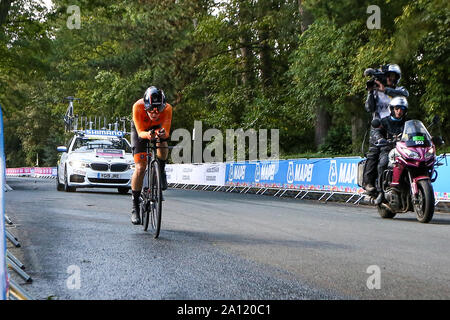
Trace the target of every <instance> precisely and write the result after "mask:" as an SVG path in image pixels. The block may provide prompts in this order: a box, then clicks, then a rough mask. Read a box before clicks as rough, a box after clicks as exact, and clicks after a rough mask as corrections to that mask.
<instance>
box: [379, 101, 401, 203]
mask: <svg viewBox="0 0 450 320" xmlns="http://www.w3.org/2000/svg"><path fill="white" fill-rule="evenodd" d="M389 111H390V114H389V116H387V117H384V118H382V119H381V120H380V121H379V122H378V123H377V121H373V122H374V127H375V128H374V139H375V140H376V142H375V145H376V146H377V147H378V148H380V156H379V161H378V167H377V172H378V183H377V192H378V196H377V198H376V200H375V204H380V203H381V202H382V200H383V193H382V187H381V176H382V174H383V172H384V170H385V169H386V168H387V165H388V160H389V159H388V158H389V152H390V151H391V149H392V148H393V147H394V144H393V143H392V142H391V143H390V142H388V140H391V141H392V140H393V139H394V138H395V137H397V136H399V135H401V134H402V132H403V128H404V126H405V121H406V114H407V113H408V100H407V99H406V98H405V97H395V98H393V99H392V100H391V102H390V103H389ZM377 124H379V125H378V126H377ZM394 172H395V171H394ZM398 178H399V177H397V179H396V180H395V179H394V180H393V182H392V185H391V186H392V187H395V185H398Z"/></svg>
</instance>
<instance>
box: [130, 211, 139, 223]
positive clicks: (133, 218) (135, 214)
mask: <svg viewBox="0 0 450 320" xmlns="http://www.w3.org/2000/svg"><path fill="white" fill-rule="evenodd" d="M139 211H140V210H139V207H133V210H131V223H132V224H141V216H140V212H139Z"/></svg>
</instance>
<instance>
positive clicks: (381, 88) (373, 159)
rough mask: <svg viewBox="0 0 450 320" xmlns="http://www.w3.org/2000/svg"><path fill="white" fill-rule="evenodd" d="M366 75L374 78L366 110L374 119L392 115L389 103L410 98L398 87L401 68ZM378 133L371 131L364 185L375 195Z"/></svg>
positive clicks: (367, 71)
mask: <svg viewBox="0 0 450 320" xmlns="http://www.w3.org/2000/svg"><path fill="white" fill-rule="evenodd" d="M364 75H371V76H373V78H372V79H371V80H369V81H368V82H367V87H366V89H367V90H368V95H367V100H366V104H365V108H366V111H367V112H371V113H372V115H373V116H372V120H373V119H382V118H385V117H387V116H390V115H391V111H390V109H389V103H390V101H391V99H392V98H394V97H397V96H403V97H408V96H409V93H408V90H406V89H405V88H403V87H399V86H397V84H398V83H399V81H400V78H401V71H400V67H399V66H398V65H396V64H388V65H385V66H382V67H381V69H380V70H374V69H367V70H366V71H365V72H364ZM376 142H377V139H376V131H375V129H374V128H371V129H370V139H369V151H368V152H367V162H366V165H365V168H364V177H363V185H364V189H365V190H366V192H367V193H369V194H371V193H373V192H374V191H375V190H376V188H375V180H376V178H377V164H378V159H379V157H380V152H381V150H380V147H379V146H377V144H376Z"/></svg>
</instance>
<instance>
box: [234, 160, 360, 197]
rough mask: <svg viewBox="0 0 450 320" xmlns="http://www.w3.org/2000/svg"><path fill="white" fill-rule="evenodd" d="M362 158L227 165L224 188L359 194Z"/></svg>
mask: <svg viewBox="0 0 450 320" xmlns="http://www.w3.org/2000/svg"><path fill="white" fill-rule="evenodd" d="M359 161H361V158H359V157H357V158H335V159H293V160H279V161H276V160H274V161H255V162H245V163H244V162H241V163H240V162H236V163H228V164H227V170H226V172H227V174H226V184H227V185H233V186H248V187H264V188H284V189H298V190H320V191H342V192H351V193H358V192H362V189H361V188H360V187H358V185H357V181H356V177H357V172H358V162H359Z"/></svg>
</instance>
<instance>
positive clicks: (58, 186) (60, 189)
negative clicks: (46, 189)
mask: <svg viewBox="0 0 450 320" xmlns="http://www.w3.org/2000/svg"><path fill="white" fill-rule="evenodd" d="M56 190H58V191H64V185H63V184H62V183H59V170H56Z"/></svg>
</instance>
